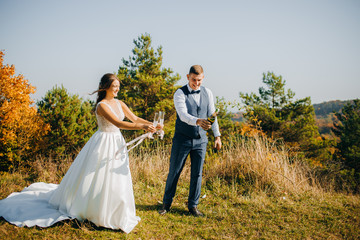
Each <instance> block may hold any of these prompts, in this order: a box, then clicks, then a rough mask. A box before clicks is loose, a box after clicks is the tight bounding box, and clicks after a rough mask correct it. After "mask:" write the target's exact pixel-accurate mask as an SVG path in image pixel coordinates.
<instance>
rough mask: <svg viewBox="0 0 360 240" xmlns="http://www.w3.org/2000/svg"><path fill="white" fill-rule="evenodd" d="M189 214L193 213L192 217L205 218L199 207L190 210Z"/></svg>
mask: <svg viewBox="0 0 360 240" xmlns="http://www.w3.org/2000/svg"><path fill="white" fill-rule="evenodd" d="M189 212H190V213H191V215H193V216H194V217H203V216H204V214H203V213H202V212H200V211H199V210H198V209H197V207H193V208H190V209H189Z"/></svg>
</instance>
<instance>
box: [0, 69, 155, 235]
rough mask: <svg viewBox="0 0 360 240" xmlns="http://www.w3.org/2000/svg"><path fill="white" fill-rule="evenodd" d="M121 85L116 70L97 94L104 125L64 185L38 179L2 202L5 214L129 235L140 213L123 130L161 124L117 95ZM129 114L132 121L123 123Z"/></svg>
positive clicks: (22, 220)
mask: <svg viewBox="0 0 360 240" xmlns="http://www.w3.org/2000/svg"><path fill="white" fill-rule="evenodd" d="M119 88H120V82H119V80H118V79H117V78H116V76H115V75H114V74H110V73H108V74H105V75H104V76H103V77H102V78H101V81H100V84H99V89H98V90H97V91H95V92H94V93H96V92H97V94H98V96H97V101H96V110H95V114H96V118H97V122H98V126H99V129H98V131H97V132H95V133H94V135H93V136H92V137H91V138H90V139H89V141H88V142H87V143H86V144H85V146H84V147H83V149H82V150H81V151H80V153H79V154H78V156H77V157H76V159H75V160H74V162H73V163H72V165H71V166H70V168H69V170H68V171H67V173H66V174H65V176H64V178H63V179H62V181H61V183H60V184H59V185H57V184H47V183H42V182H38V183H33V184H31V185H30V186H29V187H27V188H25V189H24V190H23V191H21V192H19V193H12V194H10V195H9V196H8V197H7V198H6V199H3V200H0V216H2V217H4V218H5V219H6V220H7V221H9V222H10V223H12V224H15V225H17V226H27V227H32V226H35V225H37V226H40V227H48V226H51V225H53V224H54V223H56V222H58V221H61V220H64V219H73V218H76V219H79V220H84V219H87V220H89V221H91V222H93V223H94V224H96V225H97V226H102V227H106V228H111V229H121V230H122V231H124V232H126V233H129V232H130V231H131V230H132V229H133V228H134V227H135V226H136V224H137V223H138V222H139V221H140V218H139V217H137V216H136V213H135V201H134V194H133V187H132V181H131V173H130V169H129V158H128V154H127V149H126V143H125V140H124V138H123V136H122V135H121V133H120V131H119V128H120V129H128V130H138V129H143V130H146V131H148V132H152V133H154V132H155V131H156V130H157V129H160V128H161V127H162V126H158V127H157V129H156V128H155V127H154V126H153V125H152V123H151V122H149V121H146V120H144V119H142V118H139V117H137V116H135V115H134V114H133V113H132V112H131V111H130V109H129V108H128V106H127V105H126V104H125V103H124V102H122V101H120V100H117V99H115V97H116V96H117V93H118V91H119ZM124 117H127V118H128V119H129V120H130V121H132V122H125V121H123V119H124ZM115 153H116V154H115ZM119 153H120V154H119ZM115 155H116V156H115Z"/></svg>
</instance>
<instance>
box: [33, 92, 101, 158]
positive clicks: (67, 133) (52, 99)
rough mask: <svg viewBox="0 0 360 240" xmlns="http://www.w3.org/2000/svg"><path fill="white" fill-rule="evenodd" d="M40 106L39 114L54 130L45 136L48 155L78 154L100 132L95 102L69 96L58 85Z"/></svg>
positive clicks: (43, 99) (38, 103)
mask: <svg viewBox="0 0 360 240" xmlns="http://www.w3.org/2000/svg"><path fill="white" fill-rule="evenodd" d="M37 106H38V109H39V113H40V115H41V116H42V118H43V119H44V121H45V122H46V123H47V124H49V125H50V127H51V131H49V132H48V134H47V135H46V136H45V139H46V149H47V152H44V154H45V155H46V154H48V153H55V154H57V155H59V156H60V155H61V154H64V153H65V154H76V153H77V150H79V149H80V148H82V147H83V146H84V144H85V143H86V142H87V141H88V139H89V138H90V137H91V136H92V134H93V133H94V132H95V131H96V129H97V125H96V118H95V115H94V113H93V111H92V110H93V103H92V102H91V101H89V100H86V101H84V100H83V99H81V98H80V97H79V96H78V95H76V94H75V95H72V94H69V93H68V91H67V90H66V89H65V88H64V87H63V86H61V87H57V86H55V87H54V88H53V89H51V90H50V91H48V92H47V93H46V94H45V97H43V98H42V99H41V100H40V101H38V102H37ZM50 150H51V151H50Z"/></svg>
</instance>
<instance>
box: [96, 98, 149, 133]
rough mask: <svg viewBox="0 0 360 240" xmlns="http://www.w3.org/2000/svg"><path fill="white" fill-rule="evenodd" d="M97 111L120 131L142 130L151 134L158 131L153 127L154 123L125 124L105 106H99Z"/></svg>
mask: <svg viewBox="0 0 360 240" xmlns="http://www.w3.org/2000/svg"><path fill="white" fill-rule="evenodd" d="M96 111H97V114H98V115H101V116H103V117H104V118H106V119H107V120H108V121H109V122H111V123H112V124H114V125H115V126H117V127H118V128H120V129H126V130H140V129H143V130H146V131H149V132H155V131H156V129H155V127H154V126H153V125H152V123H150V122H148V121H146V122H132V123H130V122H125V121H120V120H119V119H118V117H117V116H116V115H115V114H114V113H113V112H112V111H111V110H110V108H109V107H108V106H106V105H105V104H99V105H98V107H97V110H96ZM125 116H126V114H125ZM130 120H131V119H130Z"/></svg>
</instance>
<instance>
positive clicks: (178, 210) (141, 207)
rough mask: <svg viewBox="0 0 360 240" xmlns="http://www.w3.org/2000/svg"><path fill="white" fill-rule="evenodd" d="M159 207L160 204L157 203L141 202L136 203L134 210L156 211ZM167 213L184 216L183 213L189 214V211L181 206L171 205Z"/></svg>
mask: <svg viewBox="0 0 360 240" xmlns="http://www.w3.org/2000/svg"><path fill="white" fill-rule="evenodd" d="M160 209H161V205H159V204H154V205H142V204H137V205H136V210H139V211H156V212H158V211H159V210H160ZM167 214H173V215H179V216H184V215H190V213H189V212H188V211H187V210H185V209H183V208H178V207H171V209H170V212H169V213H167Z"/></svg>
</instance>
